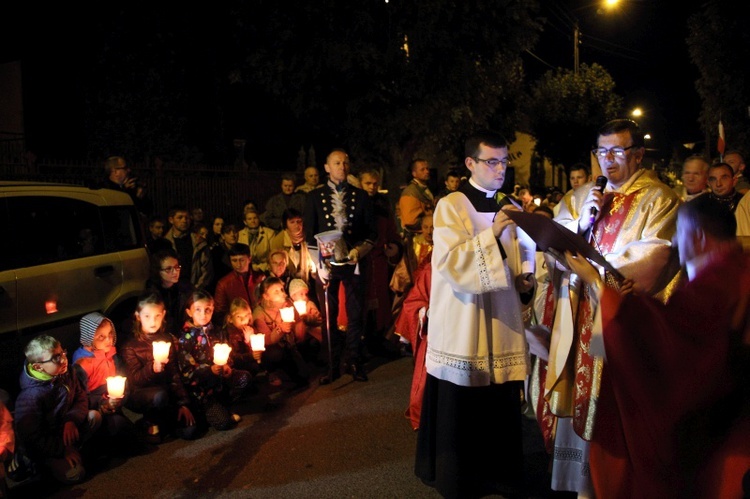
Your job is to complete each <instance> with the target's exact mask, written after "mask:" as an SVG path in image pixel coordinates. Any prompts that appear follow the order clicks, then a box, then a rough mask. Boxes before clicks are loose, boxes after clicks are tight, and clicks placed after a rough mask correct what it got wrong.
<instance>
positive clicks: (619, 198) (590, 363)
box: [573, 191, 642, 440]
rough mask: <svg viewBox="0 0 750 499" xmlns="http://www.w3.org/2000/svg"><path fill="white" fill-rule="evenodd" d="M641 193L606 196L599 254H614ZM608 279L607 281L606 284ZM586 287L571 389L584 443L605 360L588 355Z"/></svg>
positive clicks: (590, 317)
mask: <svg viewBox="0 0 750 499" xmlns="http://www.w3.org/2000/svg"><path fill="white" fill-rule="evenodd" d="M640 192H642V191H636V192H634V193H631V194H628V195H625V194H619V193H616V192H610V193H607V194H606V195H605V196H604V204H603V205H602V216H601V217H600V218H599V220H597V221H596V223H595V224H594V229H593V231H594V233H593V242H592V244H593V246H595V247H596V248H597V250H598V251H599V253H601V254H607V253H611V252H613V251H614V250H615V247H616V244H617V236H618V235H619V234H620V230H621V229H622V227H623V225H624V224H626V223H627V218H628V215H629V214H630V213H631V207H632V206H633V204H634V203H635V202H636V198H637V197H638V195H639V193H640ZM609 281H610V279H607V282H609ZM589 293H590V289H589V286H583V293H582V296H581V300H580V301H579V304H578V315H577V324H576V327H575V330H576V336H577V338H576V341H577V343H578V348H577V349H576V351H577V354H576V359H575V382H574V385H573V407H574V413H573V429H574V430H575V432H576V433H577V434H578V435H579V436H580V437H581V438H583V439H584V440H591V436H592V433H593V430H594V418H595V417H596V403H597V401H598V400H599V392H600V388H601V380H602V369H603V367H604V359H603V358H601V357H594V356H592V355H591V354H590V351H589V347H590V345H591V328H592V325H593V322H594V310H593V309H592V306H591V296H590V294H589Z"/></svg>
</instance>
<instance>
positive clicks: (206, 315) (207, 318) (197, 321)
mask: <svg viewBox="0 0 750 499" xmlns="http://www.w3.org/2000/svg"><path fill="white" fill-rule="evenodd" d="M185 311H186V312H187V314H188V317H190V319H192V321H193V324H194V325H195V326H198V327H203V326H207V325H208V324H209V323H210V322H211V317H212V316H213V314H214V302H213V301H212V300H198V301H195V302H193V304H192V305H190V308H187V309H185Z"/></svg>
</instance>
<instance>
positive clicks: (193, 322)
mask: <svg viewBox="0 0 750 499" xmlns="http://www.w3.org/2000/svg"><path fill="white" fill-rule="evenodd" d="M185 305H186V307H187V308H186V309H185V313H186V314H187V316H188V320H187V321H186V322H185V324H184V326H183V327H182V333H181V335H180V338H179V340H178V352H177V359H178V363H179V367H180V372H181V373H182V380H183V383H184V384H185V387H186V388H187V390H188V393H189V394H190V395H191V397H192V398H193V400H194V401H195V402H196V404H197V405H199V406H200V407H201V409H202V411H203V414H202V416H204V417H205V420H206V423H208V425H209V426H211V427H213V428H215V429H216V430H219V431H223V430H229V429H231V428H234V427H235V426H236V425H237V423H238V422H239V421H240V419H241V418H240V416H239V415H238V414H235V413H232V412H231V411H230V407H231V405H232V404H233V403H234V402H236V401H238V400H240V399H241V398H242V397H243V396H244V395H245V394H246V393H248V392H249V390H250V387H251V382H252V375H251V374H250V373H249V372H247V371H245V370H242V369H232V367H231V366H230V365H228V364H224V363H223V361H222V362H215V360H216V359H215V357H214V346H215V345H216V344H217V343H221V338H220V336H219V334H218V331H215V329H214V325H213V324H212V323H211V318H212V317H213V312H214V299H213V297H212V296H211V294H210V293H208V292H207V291H204V290H201V289H198V290H195V291H193V292H192V293H191V294H190V295H189V296H188V299H187V302H186V304H185Z"/></svg>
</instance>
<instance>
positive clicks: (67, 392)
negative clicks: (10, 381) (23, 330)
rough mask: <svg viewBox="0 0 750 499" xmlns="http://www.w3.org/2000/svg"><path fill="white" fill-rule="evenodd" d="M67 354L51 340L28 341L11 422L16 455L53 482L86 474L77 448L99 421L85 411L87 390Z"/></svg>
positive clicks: (97, 416)
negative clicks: (43, 471)
mask: <svg viewBox="0 0 750 499" xmlns="http://www.w3.org/2000/svg"><path fill="white" fill-rule="evenodd" d="M66 354H67V352H66V351H65V350H63V348H62V346H61V345H60V342H59V341H58V340H56V339H55V338H53V337H51V336H47V335H40V336H37V337H36V338H34V339H32V340H31V341H30V342H29V344H28V345H27V346H26V350H25V355H26V363H25V365H24V368H23V372H22V373H21V377H20V384H21V392H20V393H19V395H18V398H17V399H16V410H15V421H16V438H17V445H18V446H19V449H20V451H21V452H22V453H23V454H24V455H25V456H26V457H27V458H29V459H31V460H32V461H34V462H35V463H36V464H37V465H39V466H43V467H44V468H46V469H48V470H49V471H50V472H51V473H52V476H53V477H54V478H55V479H57V480H59V481H60V482H63V483H68V484H70V483H78V482H80V481H82V480H83V479H84V478H85V476H86V472H85V469H84V467H83V462H82V461H83V460H82V458H81V454H80V444H81V443H82V442H84V441H85V440H87V439H88V438H89V437H90V436H91V435H92V434H93V433H94V432H95V431H96V429H97V428H99V425H101V421H102V419H101V413H99V411H94V410H89V409H88V399H87V396H86V389H85V388H84V387H83V386H81V384H80V382H79V381H78V379H77V378H76V377H75V376H74V375H73V374H72V373H71V372H70V370H69V369H68V358H67V355H66Z"/></svg>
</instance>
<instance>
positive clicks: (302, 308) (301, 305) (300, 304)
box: [294, 300, 307, 315]
mask: <svg viewBox="0 0 750 499" xmlns="http://www.w3.org/2000/svg"><path fill="white" fill-rule="evenodd" d="M294 308H296V309H297V312H298V313H299V315H305V314H306V313H307V302H306V301H305V300H297V301H296V302H294Z"/></svg>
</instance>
